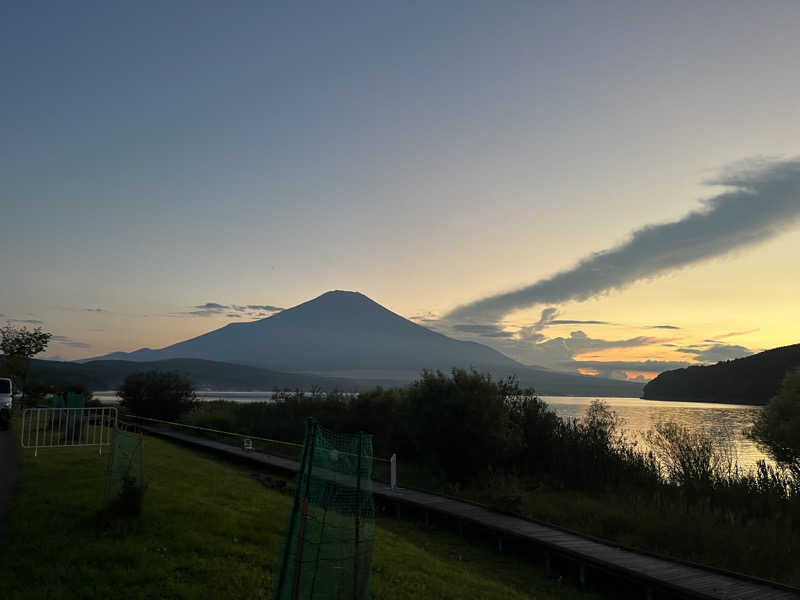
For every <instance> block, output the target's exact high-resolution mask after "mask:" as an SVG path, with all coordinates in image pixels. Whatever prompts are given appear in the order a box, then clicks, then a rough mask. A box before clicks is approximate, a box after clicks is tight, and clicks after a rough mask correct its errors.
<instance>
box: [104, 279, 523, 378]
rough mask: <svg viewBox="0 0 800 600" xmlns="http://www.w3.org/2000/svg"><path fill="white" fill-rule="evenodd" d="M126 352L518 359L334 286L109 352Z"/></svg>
mask: <svg viewBox="0 0 800 600" xmlns="http://www.w3.org/2000/svg"><path fill="white" fill-rule="evenodd" d="M102 358H104V359H108V358H113V359H119V360H140V361H141V360H164V359H167V358H202V359H205V360H218V361H225V362H238V363H243V364H251V365H258V366H261V367H266V368H270V369H275V370H284V371H285V370H291V371H336V370H346V369H362V370H366V369H375V370H378V369H381V370H387V369H391V370H412V371H419V370H421V369H424V368H450V367H452V366H469V365H471V364H473V365H480V366H486V367H488V366H517V365H518V364H519V363H517V362H516V361H514V360H512V359H510V358H508V357H507V356H505V355H503V354H501V353H500V352H497V351H496V350H493V349H491V348H489V347H488V346H484V345H482V344H477V343H475V342H463V341H459V340H454V339H451V338H448V337H447V336H444V335H442V334H440V333H436V332H435V331H432V330H430V329H427V328H425V327H422V326H421V325H417V324H416V323H413V322H411V321H409V320H408V319H404V318H403V317H401V316H400V315H397V314H395V313H393V312H391V311H389V310H387V309H385V308H383V307H382V306H381V305H379V304H378V303H376V302H373V301H372V300H370V299H369V298H367V297H366V296H364V295H363V294H359V293H357V292H341V291H335V292H328V293H326V294H323V295H322V296H319V297H318V298H315V299H314V300H310V301H308V302H305V303H303V304H300V305H298V306H295V307H294V308H290V309H287V310H284V311H282V312H279V313H277V314H275V315H273V316H271V317H267V318H266V319H261V320H260V321H253V322H250V323H231V324H229V325H226V326H225V327H222V328H220V329H217V330H215V331H211V332H209V333H206V334H204V335H201V336H198V337H196V338H192V339H189V340H186V341H184V342H179V343H177V344H174V345H172V346H167V347H166V348H162V349H160V350H150V349H146V348H145V349H142V350H137V351H136V352H131V353H129V354H125V353H114V354H113V355H108V356H105V357H102Z"/></svg>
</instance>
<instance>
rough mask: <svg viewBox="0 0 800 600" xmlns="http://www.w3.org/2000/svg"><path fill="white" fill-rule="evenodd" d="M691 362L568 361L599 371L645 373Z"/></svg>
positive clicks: (687, 364)
mask: <svg viewBox="0 0 800 600" xmlns="http://www.w3.org/2000/svg"><path fill="white" fill-rule="evenodd" d="M691 364H692V363H690V362H687V361H678V360H641V361H637V360H604V361H600V360H575V361H572V362H570V363H569V365H570V366H575V367H578V368H581V369H596V370H597V371H599V372H600V373H603V372H606V373H608V372H618V371H645V372H647V373H660V372H661V371H672V370H673V369H683V368H684V367H688V366H690V365H691Z"/></svg>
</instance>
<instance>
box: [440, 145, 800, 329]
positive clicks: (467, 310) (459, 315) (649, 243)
mask: <svg viewBox="0 0 800 600" xmlns="http://www.w3.org/2000/svg"><path fill="white" fill-rule="evenodd" d="M708 183H710V184H712V185H722V186H726V187H727V188H728V190H726V191H724V192H721V193H719V194H717V195H715V196H713V197H711V198H709V199H707V200H704V201H702V205H703V206H702V208H700V209H699V210H695V211H692V212H690V213H689V214H687V215H686V216H685V217H683V218H682V219H679V220H677V221H672V222H668V223H660V224H654V225H646V226H645V227H642V228H641V229H638V230H636V231H634V232H633V233H632V235H631V238H630V239H629V240H628V241H627V242H625V243H623V244H620V245H619V246H616V247H614V248H610V249H607V250H602V251H599V252H595V253H593V254H591V255H590V256H587V257H586V258H584V259H583V260H582V261H580V262H579V263H578V264H577V265H576V266H574V267H573V268H571V269H568V270H566V271H562V272H561V273H557V274H556V275H554V276H552V277H549V278H546V279H541V280H539V281H536V282H535V283H533V284H531V285H528V286H526V287H523V288H521V289H518V290H514V291H511V292H507V293H502V294H497V295H494V296H490V297H488V298H483V299H482V300H478V301H476V302H472V303H471V304H467V305H465V306H461V307H459V308H456V309H455V310H453V311H452V312H451V313H450V314H449V315H447V318H448V319H450V320H461V321H463V320H467V321H480V322H487V321H488V322H496V321H499V320H500V319H501V318H502V317H503V316H504V315H507V314H508V313H510V312H512V311H514V310H518V309H522V308H527V307H529V306H534V305H536V304H544V303H547V304H558V303H563V302H567V301H570V300H572V301H583V300H587V299H589V298H591V297H593V296H597V295H599V294H603V293H608V292H610V291H612V290H619V289H622V288H625V287H627V286H629V285H631V284H633V283H635V282H637V281H641V280H644V279H649V278H653V277H657V276H659V275H664V274H666V273H669V272H671V271H675V270H678V269H682V268H684V267H687V266H689V265H693V264H697V263H699V262H702V261H705V260H708V259H711V258H714V257H718V256H722V255H724V254H727V253H729V252H731V251H733V250H737V249H741V248H746V247H748V246H752V245H755V244H759V243H762V242H764V241H766V240H769V239H771V238H773V237H775V236H776V235H778V234H780V233H783V232H785V231H787V230H788V229H790V228H791V227H793V226H795V225H796V224H797V221H798V219H800V158H794V159H789V160H772V161H767V160H756V161H750V162H747V163H739V164H737V165H734V166H733V167H729V168H727V169H726V170H724V171H723V173H722V175H721V176H720V177H719V178H718V179H716V180H713V181H710V182H708Z"/></svg>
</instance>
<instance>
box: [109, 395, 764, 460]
mask: <svg viewBox="0 0 800 600" xmlns="http://www.w3.org/2000/svg"><path fill="white" fill-rule="evenodd" d="M94 396H95V398H97V399H99V400H101V401H104V402H116V400H117V397H116V394H115V392H110V391H109V392H95V393H94ZM197 396H198V398H199V399H200V400H220V399H221V400H232V401H234V402H270V401H272V397H273V393H272V392H206V391H202V392H197ZM541 398H542V399H543V400H544V401H545V402H547V403H548V404H549V405H550V406H551V407H552V408H553V410H554V411H555V412H556V413H557V414H558V415H559V416H561V417H565V418H578V417H581V416H583V413H584V412H585V411H586V409H587V408H588V407H589V405H590V404H591V403H592V401H593V400H594V399H595V398H593V397H572V396H542V397H541ZM602 400H603V402H605V403H606V404H608V405H609V407H610V408H611V410H613V411H614V412H616V413H617V415H619V416H620V417H622V419H623V420H624V422H625V432H626V435H627V436H628V437H629V439H632V440H638V441H639V442H640V443H641V444H644V439H643V436H644V434H645V432H647V431H649V430H651V429H653V428H654V427H655V426H656V425H657V424H658V423H660V422H665V421H672V422H674V423H678V424H679V425H683V426H684V427H687V428H689V429H690V430H692V431H698V430H704V431H710V432H712V433H714V434H715V435H717V436H719V437H720V438H723V437H728V436H729V437H730V438H731V440H732V441H733V444H734V448H735V449H736V458H737V462H738V463H739V466H740V467H742V468H744V469H745V470H747V469H749V468H751V467H753V466H755V463H756V461H758V460H762V459H763V460H767V461H768V462H771V461H769V459H768V457H767V456H766V455H765V454H764V453H763V452H761V450H760V449H759V448H758V446H756V445H755V444H754V443H753V442H752V441H750V440H748V439H747V438H746V437H745V435H744V429H745V428H747V427H749V426H750V425H752V423H753V416H754V414H755V412H756V411H757V410H758V407H757V406H748V405H739V404H710V403H704V402H662V401H655V400H641V399H639V398H602Z"/></svg>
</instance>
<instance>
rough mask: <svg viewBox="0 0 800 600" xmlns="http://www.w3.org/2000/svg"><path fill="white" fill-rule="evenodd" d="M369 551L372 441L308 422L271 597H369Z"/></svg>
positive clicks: (283, 599) (284, 599) (372, 519)
mask: <svg viewBox="0 0 800 600" xmlns="http://www.w3.org/2000/svg"><path fill="white" fill-rule="evenodd" d="M374 547H375V504H374V502H373V498H372V436H371V435H368V434H366V433H358V434H341V433H334V432H332V431H329V430H327V429H325V428H323V427H321V426H320V425H319V424H318V423H317V422H316V421H315V420H313V419H309V420H308V421H307V423H306V434H305V441H304V444H303V454H302V459H301V464H300V469H299V471H298V474H297V477H296V478H295V485H294V502H293V503H292V507H291V509H290V510H289V522H288V527H287V532H286V538H285V540H284V543H283V551H282V552H281V556H280V560H279V561H278V565H277V568H276V570H275V571H274V572H273V598H274V599H276V600H298V599H300V598H302V599H308V600H310V599H315V600H317V599H318V600H323V599H325V600H327V599H331V600H334V599H335V600H344V599H353V600H363V599H366V598H368V597H369V581H370V571H371V570H372V553H373V549H374Z"/></svg>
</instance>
